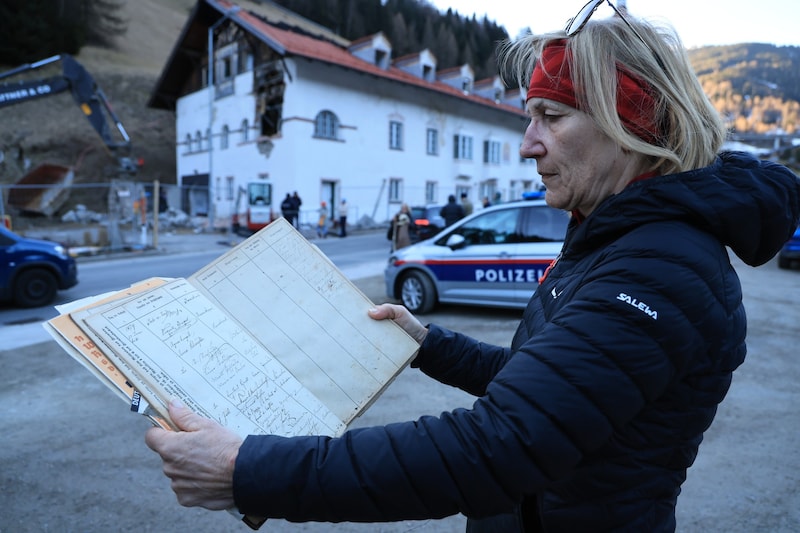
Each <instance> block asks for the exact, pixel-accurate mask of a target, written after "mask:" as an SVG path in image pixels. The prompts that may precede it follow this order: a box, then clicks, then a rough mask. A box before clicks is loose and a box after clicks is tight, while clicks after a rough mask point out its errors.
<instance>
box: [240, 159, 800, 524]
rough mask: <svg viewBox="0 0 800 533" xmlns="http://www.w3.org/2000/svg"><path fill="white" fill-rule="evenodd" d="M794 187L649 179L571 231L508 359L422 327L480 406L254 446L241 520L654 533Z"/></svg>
mask: <svg viewBox="0 0 800 533" xmlns="http://www.w3.org/2000/svg"><path fill="white" fill-rule="evenodd" d="M798 216H800V181H799V180H798V179H797V177H796V176H794V175H793V174H792V173H791V172H789V171H788V170H786V169H784V168H783V167H780V166H777V165H772V164H769V163H764V162H760V161H758V160H756V159H753V158H750V157H749V156H746V155H743V154H725V155H723V156H721V157H720V158H718V160H717V161H716V162H715V163H714V164H713V165H712V166H711V167H708V168H705V169H701V170H697V171H693V172H688V173H683V174H678V175H671V176H663V177H658V178H652V179H649V180H645V181H642V182H637V183H634V184H632V185H630V186H629V187H628V188H626V189H625V191H623V192H622V193H620V194H618V195H615V196H613V197H611V198H608V199H607V200H606V201H605V202H603V203H602V204H601V205H600V206H599V207H598V208H597V209H596V210H595V211H594V212H593V213H592V215H591V216H589V217H588V218H587V219H586V220H585V221H583V223H581V224H577V223H574V222H573V224H571V225H570V228H569V230H568V235H567V240H566V243H565V246H564V250H563V253H562V256H561V258H560V260H559V261H558V262H557V264H556V265H555V267H554V268H553V269H552V270H551V272H550V273H549V275H548V277H547V279H546V280H545V281H544V282H543V284H542V285H541V286H540V287H539V289H538V290H537V291H536V293H535V294H534V296H533V298H532V299H531V302H530V304H529V306H528V308H527V310H526V311H525V314H524V318H523V321H522V323H521V324H520V327H519V329H518V331H517V333H516V335H515V336H514V339H513V342H512V346H511V348H510V349H509V348H505V349H504V348H500V347H496V346H490V345H486V344H482V343H479V342H477V341H476V340H474V339H471V338H469V337H466V336H464V335H460V334H457V333H453V332H450V331H446V330H443V329H441V328H438V327H436V326H434V325H432V326H430V333H429V335H428V337H427V339H426V340H425V343H424V345H423V347H422V350H421V351H420V355H419V356H418V357H417V359H416V361H415V366H419V367H420V368H421V369H422V370H423V371H424V372H425V373H427V374H429V375H431V376H433V377H435V378H436V379H438V380H440V381H443V382H445V383H450V384H453V385H456V386H458V387H461V388H463V389H465V390H467V391H469V392H472V393H474V394H475V395H477V396H479V397H480V398H478V400H477V401H476V402H475V404H474V406H473V408H472V409H469V410H466V409H458V410H455V411H453V412H449V413H444V414H442V415H441V416H440V417H423V418H421V419H419V420H417V421H416V422H408V423H402V424H392V425H388V426H385V427H374V428H366V429H358V430H353V431H350V432H348V433H346V434H345V435H344V436H343V437H341V438H338V439H328V438H322V437H301V438H292V439H285V438H279V437H274V436H251V437H248V438H247V439H246V441H245V443H244V445H243V446H242V448H241V450H240V452H239V457H238V460H237V463H236V469H235V473H234V495H235V498H236V503H237V505H238V506H239V508H240V510H242V511H244V512H248V513H252V514H261V515H266V516H275V517H284V518H287V519H289V520H296V521H305V520H325V521H343V520H347V521H386V520H399V519H414V518H436V517H443V516H447V515H451V514H454V513H459V512H460V513H463V514H465V515H467V516H470V517H477V518H480V517H485V516H490V515H494V514H499V513H508V512H511V511H512V510H513V509H514V508H517V509H519V508H520V506H519V504H520V503H522V506H521V509H522V510H523V514H524V515H525V517H526V519H527V521H528V522H527V529H529V530H532V531H536V530H543V531H611V530H616V531H623V530H626V531H648V532H650V531H670V530H672V529H674V527H675V518H674V506H675V501H676V498H677V495H678V492H679V488H680V485H681V483H682V482H683V481H684V479H685V475H686V468H687V467H688V466H689V465H691V464H692V462H693V460H694V458H695V454H696V453H697V449H698V445H699V444H700V441H701V439H702V434H703V431H705V429H706V428H708V426H709V424H711V421H712V419H713V417H714V414H715V412H716V408H717V404H718V403H719V402H720V401H721V400H722V399H723V397H724V396H725V394H726V392H727V390H728V387H729V385H730V382H731V373H732V372H733V370H734V369H735V368H736V367H737V366H738V365H740V364H741V363H742V361H743V360H744V356H745V343H744V341H745V329H746V320H745V312H744V308H743V306H742V295H741V288H740V284H739V281H738V278H737V276H736V273H735V271H734V270H733V268H732V267H731V265H730V263H729V260H728V255H727V251H726V249H725V247H726V246H729V247H730V248H731V249H732V250H733V251H734V252H735V253H736V254H737V255H739V256H740V257H741V258H742V259H743V260H744V261H745V262H746V263H748V264H750V265H758V264H762V263H764V262H766V261H768V260H769V259H770V258H771V257H772V256H773V255H774V254H775V253H776V252H777V251H778V249H779V248H780V246H781V245H782V243H783V242H785V241H786V240H787V239H788V238H789V236H790V235H791V233H792V232H793V231H794V229H795V227H796V226H797V223H798Z"/></svg>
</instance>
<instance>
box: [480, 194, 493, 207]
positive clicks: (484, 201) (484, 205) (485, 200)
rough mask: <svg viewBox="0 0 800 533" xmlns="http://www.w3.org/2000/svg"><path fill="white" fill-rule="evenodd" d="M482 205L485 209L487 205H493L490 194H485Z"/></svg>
mask: <svg viewBox="0 0 800 533" xmlns="http://www.w3.org/2000/svg"><path fill="white" fill-rule="evenodd" d="M481 205H482V206H483V208H484V209H486V208H487V207H492V202H490V201H489V197H488V196H484V197H483V201H482V202H481Z"/></svg>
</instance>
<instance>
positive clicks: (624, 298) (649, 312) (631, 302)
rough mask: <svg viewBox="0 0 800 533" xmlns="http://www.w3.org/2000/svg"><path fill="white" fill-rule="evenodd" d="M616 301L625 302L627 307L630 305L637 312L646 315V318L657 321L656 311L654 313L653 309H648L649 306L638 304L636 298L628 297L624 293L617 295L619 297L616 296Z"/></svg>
mask: <svg viewBox="0 0 800 533" xmlns="http://www.w3.org/2000/svg"><path fill="white" fill-rule="evenodd" d="M617 300H620V301H622V302H625V303H626V304H628V305H632V306H633V307H635V308H636V309H638V310H639V311H641V312H643V313H644V314H646V315H647V316H649V317H650V318H652V319H653V320H658V311H656V310H654V309H650V306H649V305H647V304H646V303H644V302H640V301H639V300H637V299H636V298H633V297H631V296H628V295H627V294H625V293H624V292H621V293H619V296H617Z"/></svg>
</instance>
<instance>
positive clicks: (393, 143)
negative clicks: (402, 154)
mask: <svg viewBox="0 0 800 533" xmlns="http://www.w3.org/2000/svg"><path fill="white" fill-rule="evenodd" d="M389 149H390V150H402V149H403V123H402V122H399V121H397V120H390V121H389Z"/></svg>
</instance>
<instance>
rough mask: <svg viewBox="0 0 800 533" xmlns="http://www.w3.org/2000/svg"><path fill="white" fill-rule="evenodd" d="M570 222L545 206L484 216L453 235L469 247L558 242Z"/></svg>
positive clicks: (494, 212)
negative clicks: (462, 238) (476, 245)
mask: <svg viewBox="0 0 800 533" xmlns="http://www.w3.org/2000/svg"><path fill="white" fill-rule="evenodd" d="M568 222H569V216H568V214H567V213H566V212H563V211H558V210H556V209H553V208H551V207H548V206H546V205H542V206H526V207H524V208H522V209H519V208H510V209H501V210H497V211H490V212H488V213H484V214H482V215H480V216H477V217H475V218H473V219H471V220H469V221H468V222H465V223H463V224H461V225H460V226H458V227H456V228H455V229H454V230H453V231H452V232H451V233H450V235H451V234H456V235H461V236H463V237H464V239H465V240H466V243H467V244H505V243H516V242H556V241H561V240H563V239H564V234H565V233H566V229H567V224H568ZM448 237H449V235H448ZM445 238H446V237H445Z"/></svg>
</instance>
